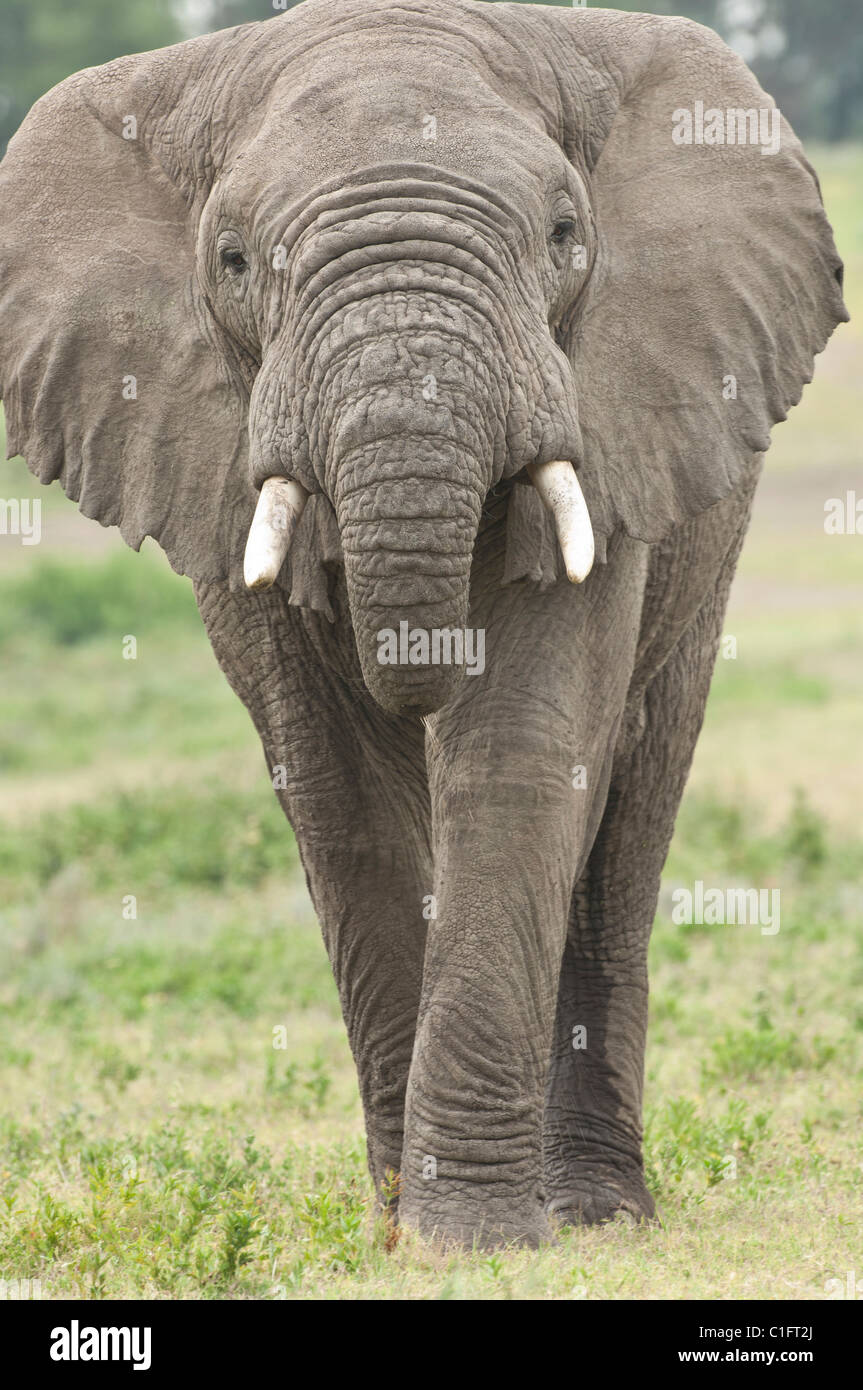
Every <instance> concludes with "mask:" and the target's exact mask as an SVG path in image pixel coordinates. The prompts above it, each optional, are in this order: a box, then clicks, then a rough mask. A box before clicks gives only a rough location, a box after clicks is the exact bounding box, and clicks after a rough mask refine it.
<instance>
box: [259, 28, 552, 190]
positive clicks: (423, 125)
mask: <svg viewBox="0 0 863 1390" xmlns="http://www.w3.org/2000/svg"><path fill="white" fill-rule="evenodd" d="M561 163H562V160H561V156H560V151H559V147H558V146H557V145H556V143H555V142H554V141H553V140H552V139H551V138H549V137H548V136H547V134H546V132H545V130H544V128H543V124H542V121H541V119H540V118H539V116H538V115H535V114H533V113H531V112H529V111H526V110H523V109H518V108H517V107H516V106H514V105H513V104H512V102H511V101H509V100H506V99H504V97H503V96H502V95H500V94H499V93H498V92H497V91H496V90H495V88H494V87H493V86H491V85H489V83H488V81H487V80H486V79H485V78H484V77H483V76H482V75H481V74H480V73H478V72H477V71H476V69H475V68H474V67H473V66H472V65H471V63H470V62H469V61H467V60H465V59H464V58H462V59H460V60H456V59H455V58H454V57H453V55H452V54H448V53H438V52H436V51H435V49H434V45H433V43H432V44H431V46H430V47H429V46H427V47H426V49H425V51H422V50H421V49H420V47H419V46H418V45H417V44H415V43H407V44H406V42H405V40H404V39H403V38H399V37H398V36H397V35H396V36H394V37H390V38H388V39H386V40H385V41H383V40H382V41H381V43H380V44H379V46H378V47H377V48H376V49H375V51H374V52H373V53H368V52H366V51H365V50H364V49H362V50H360V51H359V52H356V51H354V52H353V53H352V52H351V51H350V50H349V48H348V47H346V46H344V45H343V46H340V47H338V48H335V49H334V48H333V46H332V45H331V44H329V45H327V46H326V47H325V48H323V49H321V50H320V51H314V52H313V53H312V54H308V53H307V54H306V55H305V57H304V60H303V62H302V63H298V64H297V65H296V66H295V65H293V64H292V65H291V66H290V67H289V68H288V69H286V71H285V72H284V73H283V74H282V75H281V76H280V78H279V80H278V83H277V84H276V88H275V90H274V92H273V95H272V98H271V100H270V101H269V103H268V104H267V109H266V112H265V114H264V115H263V117H262V120H261V124H260V127H259V129H258V130H257V132H256V133H255V135H254V138H253V139H252V140H251V141H250V142H249V144H248V145H247V147H246V150H245V152H244V154H243V156H242V158H240V159H239V160H236V161H235V165H234V175H235V177H236V181H241V182H242V183H246V182H248V183H249V184H250V186H254V183H255V181H256V180H260V179H261V178H265V179H266V178H272V177H273V174H274V171H276V170H277V169H278V168H279V167H280V166H281V167H283V168H284V171H285V174H286V176H287V177H288V179H289V180H290V183H291V185H292V187H293V188H294V189H295V190H296V191H301V190H302V189H303V188H313V187H315V186H316V185H318V184H321V183H324V182H327V181H329V180H332V179H335V178H338V177H341V178H343V179H344V181H345V182H348V181H350V180H351V178H352V176H353V175H354V174H355V172H356V171H357V170H358V169H363V168H382V167H386V166H388V165H392V166H403V165H407V164H410V165H414V166H416V165H423V166H425V167H427V168H432V169H439V170H440V171H441V172H442V173H456V174H460V175H462V176H465V177H468V178H471V179H476V180H478V181H480V182H485V183H491V182H493V183H494V186H495V188H496V189H497V191H498V193H499V194H500V195H502V196H504V197H506V196H507V195H509V196H511V197H512V198H514V199H515V198H519V199H521V198H524V197H525V196H529V195H530V194H535V189H536V186H537V184H541V183H542V182H545V181H547V179H548V178H549V176H550V175H551V174H552V171H553V170H554V169H555V168H556V166H557V165H560V164H561Z"/></svg>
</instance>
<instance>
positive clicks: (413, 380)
mask: <svg viewBox="0 0 863 1390" xmlns="http://www.w3.org/2000/svg"><path fill="white" fill-rule="evenodd" d="M720 101H721V103H722V107H723V109H725V108H731V109H732V110H729V114H732V111H733V110H737V111H738V112H739V113H740V115H742V116H744V117H745V116H746V112H747V111H751V110H755V111H759V110H769V109H770V108H771V107H772V103H771V101H770V99H769V98H768V97H767V96H766V95H765V94H764V93H763V92H762V91H761V90H760V88H759V87H758V85H757V83H756V82H755V80H754V78H753V77H752V75H751V74H750V73H749V71H748V70H747V69H746V67H745V66H744V64H743V63H742V62H740V61H739V60H738V59H737V58H736V57H735V56H734V55H733V54H732V53H731V52H730V51H729V50H728V49H727V48H726V47H725V46H724V45H723V44H722V43H721V42H720V41H719V40H718V39H717V38H716V37H715V36H714V35H712V34H711V33H710V32H709V31H707V30H705V29H702V28H700V27H699V26H697V25H691V24H688V23H682V22H681V21H663V20H657V19H654V18H652V17H649V16H643V15H642V16H638V15H635V16H633V15H625V14H617V13H615V12H612V11H596V12H594V11H580V10H577V11H574V12H567V11H564V10H554V9H552V8H550V7H538V8H533V7H528V6H521V5H508V4H503V5H494V6H491V5H488V4H482V3H475V0H446V3H443V0H441V3H438V2H437V0H399V3H395V2H394V0H339V3H338V4H335V3H334V0H306V3H305V4H303V5H301V6H300V7H298V8H296V9H294V10H292V11H291V12H290V13H288V14H286V15H284V16H279V17H277V18H274V19H272V20H268V21H266V22H263V23H259V24H251V25H246V26H243V27H242V28H240V29H234V30H228V31H225V32H222V33H217V34H212V35H209V36H207V37H204V38H200V39H196V40H193V41H190V42H188V43H184V44H181V45H179V46H176V47H173V48H168V49H164V50H161V51H159V52H156V53H149V54H142V55H139V56H135V57H129V58H122V59H119V60H118V61H116V62H113V63H110V64H108V65H107V66H105V67H101V68H97V69H92V70H89V71H86V72H83V73H79V74H77V75H76V76H74V77H72V78H70V79H69V80H68V81H66V82H64V83H62V84H61V85H60V86H59V87H57V88H55V89H54V90H53V91H52V92H50V93H48V95H47V96H45V97H43V98H42V100H41V101H40V102H38V103H37V104H36V106H35V107H34V108H33V110H32V112H31V113H30V115H29V116H28V118H27V120H26V121H25V123H24V125H23V126H22V128H21V130H20V132H19V133H18V135H17V136H16V137H15V139H14V140H13V141H12V143H11V145H10V148H9V152H8V154H7V156H6V159H5V160H4V162H3V165H2V168H0V330H2V331H0V389H2V395H3V398H4V401H5V405H6V411H7V417H8V426H9V440H10V445H11V448H12V450H13V451H17V452H21V453H23V454H24V455H25V456H26V458H27V461H28V464H29V465H30V467H31V468H32V469H33V471H34V472H35V473H37V475H38V476H39V477H40V478H41V479H42V481H44V482H49V481H51V480H52V479H55V478H59V479H60V481H61V483H62V486H63V487H64V489H65V490H66V492H67V493H68V494H69V495H70V496H71V497H73V498H74V499H76V500H77V501H78V502H79V503H80V506H81V509H82V510H83V511H84V513H85V514H86V515H87V516H90V517H94V518H96V519H98V520H99V521H100V522H102V523H103V524H105V525H117V526H119V527H120V530H121V532H122V534H123V536H124V538H125V539H126V540H127V541H128V542H129V544H130V545H132V546H133V547H134V548H136V549H137V548H139V547H140V545H141V542H142V540H143V539H144V537H146V536H148V535H149V536H153V537H155V538H156V540H158V542H159V543H160V544H161V545H162V546H163V548H164V550H165V552H166V553H167V555H168V558H169V560H170V562H171V564H172V566H173V567H174V568H175V569H176V570H177V571H179V572H181V573H184V574H187V575H189V576H190V577H191V578H192V579H194V580H195V581H198V582H204V583H207V582H223V583H229V584H230V585H231V587H232V588H238V587H240V586H242V585H243V584H244V583H247V584H248V585H249V586H250V587H251V588H253V589H254V588H256V587H259V586H264V585H267V584H270V583H273V582H277V583H279V584H280V585H281V586H282V587H283V588H285V589H286V590H287V591H289V592H290V593H291V595H292V601H293V602H294V603H298V604H300V605H302V606H305V607H308V608H311V609H313V610H317V611H321V612H324V613H326V614H327V616H332V612H331V608H330V601H331V600H330V593H329V590H328V583H327V569H326V567H327V566H328V565H330V564H332V562H334V561H340V562H342V563H343V564H344V571H345V577H346V591H347V597H348V602H349V607H350V617H351V621H352V624H353V629H354V632H355V635H356V642H357V648H358V652H359V657H360V662H361V666H362V671H363V676H364V679H365V681H366V684H367V685H368V687H369V689H370V691H371V692H372V694H373V695H374V696H375V698H376V699H377V700H378V701H379V702H380V703H381V704H382V705H384V706H385V707H386V708H388V709H392V710H398V711H411V712H415V713H426V712H429V711H432V710H435V709H437V708H438V707H439V706H440V705H441V704H442V703H444V702H445V701H446V700H447V699H448V698H449V696H450V695H451V693H452V691H453V688H454V683H455V681H457V680H458V679H459V678H460V675H461V672H460V671H459V670H458V669H457V668H453V667H447V666H437V667H424V668H420V667H414V666H404V667H391V666H382V665H380V664H379V662H378V660H377V650H376V634H377V633H378V632H379V631H380V629H382V628H389V627H397V626H398V622H399V621H400V620H403V619H407V620H408V622H409V623H410V624H411V625H416V626H419V627H421V628H423V629H433V628H439V629H446V628H450V629H452V628H458V627H462V626H464V625H465V624H466V623H467V621H468V612H469V609H468V605H469V581H470V574H471V564H472V556H473V551H474V542H475V539H476V536H477V533H478V529H479V528H480V525H481V522H482V518H483V510H484V505H485V501H486V498H487V496H488V494H489V492H490V491H491V490H493V489H496V488H497V487H498V485H504V487H505V488H506V489H507V490H509V502H508V507H509V515H508V521H507V548H506V556H505V563H504V568H503V570H502V573H501V581H502V582H504V583H511V582H515V581H519V580H526V581H528V582H534V583H546V582H549V581H551V580H554V579H555V578H556V576H557V573H558V557H559V552H558V549H557V545H556V544H555V539H554V537H555V532H554V530H553V529H551V528H552V518H553V521H554V523H555V525H556V532H557V537H558V541H559V543H560V548H561V551H562V554H563V561H564V567H565V568H566V570H567V572H568V574H569V576H570V578H572V579H574V580H578V581H580V580H582V579H584V578H585V576H586V575H587V573H588V571H589V569H590V564H591V560H592V556H593V546H594V541H595V545H596V553H597V558H598V560H600V561H602V560H603V559H604V556H605V546H606V541H607V538H608V537H609V536H610V535H611V534H612V533H613V532H614V530H615V529H616V528H617V527H623V528H624V529H625V530H626V531H627V532H628V533H629V535H631V536H633V537H635V538H637V539H640V540H643V541H646V542H655V541H658V540H661V539H662V538H663V537H664V536H666V535H667V534H668V532H669V531H670V530H671V529H672V528H673V527H674V526H675V525H676V524H677V523H679V522H681V521H682V520H684V519H686V518H688V517H691V516H693V515H695V514H696V513H698V512H701V511H703V510H705V509H706V508H709V507H710V506H712V505H713V504H714V503H715V502H717V501H718V500H719V499H721V498H722V497H724V496H726V495H727V494H728V493H729V492H730V491H731V490H732V489H733V488H734V487H735V483H736V481H737V479H738V477H739V476H740V472H741V469H742V467H743V465H744V463H745V461H746V460H747V459H748V458H749V457H750V456H751V454H752V453H753V452H758V451H761V450H764V449H766V448H767V446H768V442H769V430H770V427H771V425H772V424H773V423H774V422H775V421H777V420H781V419H783V418H784V416H785V413H786V411H787V409H788V407H789V406H790V405H791V404H792V403H794V402H795V401H796V400H797V399H799V396H800V393H801V389H802V385H803V383H804V382H805V381H808V380H809V379H810V377H811V371H812V359H813V354H814V353H815V352H817V351H820V350H821V348H823V346H824V344H825V343H826V341H827V338H828V336H829V334H830V332H831V331H832V329H833V327H834V325H835V323H836V322H837V321H839V320H841V319H842V318H843V317H845V315H844V309H843V307H842V303H841V294H840V283H841V274H840V263H839V261H838V258H837V256H836V252H835V249H834V246H833V242H832V237H831V234H830V230H829V227H828V225H827V223H826V220H825V218H824V214H823V210H822V207H821V202H820V196H819V192H818V187H817V182H816V180H815V178H814V175H813V173H812V170H811V169H810V167H809V165H808V164H807V163H806V161H805V159H804V158H803V156H802V154H801V151H800V148H799V145H798V143H797V141H796V140H795V138H794V136H793V134H792V132H791V131H790V129H789V128H788V127H787V125H785V124H784V123H783V124H782V126H781V142H780V147H779V148H778V149H777V150H775V151H774V152H772V153H767V152H765V149H764V146H763V145H759V144H756V143H749V142H746V143H739V142H735V143H734V144H732V143H730V142H729V141H723V143H722V145H721V146H720V145H719V144H718V142H717V141H716V140H713V141H707V140H706V139H703V140H702V141H701V142H700V143H699V142H698V140H697V139H696V140H694V141H693V142H691V143H688V144H684V143H676V141H675V139H674V137H673V130H674V120H673V118H674V116H675V114H676V113H678V112H680V111H684V112H685V111H690V110H693V109H694V108H695V107H696V104H697V103H702V104H707V105H711V104H713V103H716V102H720ZM744 125H745V121H744ZM741 129H742V127H741ZM729 382H732V383H733V390H730V389H728V383H729ZM577 479H578V480H580V484H579V481H578V480H577ZM531 482H533V483H534V484H535V485H536V486H535V488H534V487H532V486H531ZM525 484H526V485H525ZM543 503H545V506H543ZM286 556H287V559H286ZM244 557H245V578H244V569H243V565H244ZM588 582H589V581H588ZM249 601H250V602H253V601H254V600H253V599H251V598H250V600H249Z"/></svg>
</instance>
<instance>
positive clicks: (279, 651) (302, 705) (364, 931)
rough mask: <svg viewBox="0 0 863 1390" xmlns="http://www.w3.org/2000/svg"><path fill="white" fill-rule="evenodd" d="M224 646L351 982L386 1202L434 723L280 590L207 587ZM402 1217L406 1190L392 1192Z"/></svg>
mask: <svg viewBox="0 0 863 1390" xmlns="http://www.w3.org/2000/svg"><path fill="white" fill-rule="evenodd" d="M197 598H198V604H199V607H200V609H201V613H202V616H203V618H204V621H205V623H206V625H207V629H208V632H209V635H210V639H211V641H212V643H213V647H214V650H215V652H216V656H217V658H218V660H219V663H220V665H221V666H222V668H223V670H224V671H225V674H226V675H227V676H228V679H229V681H230V682H231V684H232V685H233V686H234V688H235V690H236V691H237V694H238V695H239V696H240V698H241V699H242V700H243V702H244V704H245V705H246V707H247V709H248V710H249V712H250V714H251V715H252V718H253V720H254V722H255V725H256V727H257V730H258V733H259V735H260V737H261V741H262V743H263V745H264V753H265V756H266V761H267V768H268V771H269V772H270V774H271V775H274V785H275V786H276V788H277V791H278V796H279V800H280V802H281V804H282V806H283V809H284V811H285V813H286V815H287V817H288V820H289V821H290V823H291V825H292V826H293V829H294V833H295V835H296V839H297V845H298V848H299V852H300V857H301V860H302V863H303V867H304V869H305V873H306V880H307V883H308V886H309V892H310V895H311V898H312V902H313V904H314V907H315V911H316V913H317V916H318V919H319V921H320V923H321V928H322V931H323V937H324V942H325V945H326V948H327V952H328V954H329V957H330V961H331V964H332V968H333V973H334V976H335V980H336V985H337V987H338V991H339V998H340V1001H341V1007H342V1012H343V1015H344V1019H345V1024H346V1027H347V1033H348V1038H349V1041H350V1045H351V1050H352V1052H353V1055H354V1059H355V1061H356V1066H357V1074H358V1080H359V1089H360V1094H361V1097H362V1102H363V1107H364V1111H365V1121H366V1133H367V1141H368V1159H369V1168H370V1170H371V1174H372V1178H373V1181H374V1183H375V1188H376V1190H377V1192H378V1196H379V1198H380V1197H381V1196H382V1190H381V1185H382V1184H384V1183H386V1184H387V1190H388V1193H389V1192H391V1190H392V1183H391V1181H390V1178H391V1175H392V1174H397V1173H398V1170H399V1166H400V1163H401V1152H402V1134H403V1126H404V1102H405V1087H406V1084H407V1076H408V1069H409V1066H410V1060H411V1052H412V1049H413V1042H414V1032H415V1028H416V1015H417V1008H418V1004H419V997H420V987H421V981H422V967H423V954H424V951H425V938H426V930H427V923H426V921H425V919H424V917H423V912H424V896H425V895H428V894H430V893H431V890H432V879H433V875H432V865H431V850H430V830H429V824H430V814H429V804H428V785H427V777H426V767H425V748H424V730H423V726H422V723H421V721H420V720H419V719H413V720H410V719H405V718H400V717H398V716H391V715H387V714H385V713H384V712H383V710H381V709H380V708H379V706H378V705H376V704H375V702H374V701H373V700H372V698H371V696H370V695H369V694H368V692H367V691H366V689H365V687H364V685H363V684H362V678H361V675H360V671H359V665H358V662H357V659H356V650H355V647H354V644H353V640H352V638H351V636H350V632H349V630H345V632H344V634H343V635H342V634H341V633H340V631H339V629H338V628H333V627H331V626H330V625H329V624H327V623H325V622H324V620H323V619H319V618H318V617H317V616H316V615H310V614H302V613H300V611H299V610H297V609H296V608H290V607H289V606H288V605H287V603H286V602H285V600H284V598H283V597H282V596H281V594H279V593H277V592H272V593H270V594H264V595H261V596H257V597H254V598H253V597H250V596H247V595H234V594H230V593H228V592H227V590H225V589H224V588H222V587H220V586H199V587H198V589H197ZM388 1205H389V1207H390V1210H391V1212H392V1213H393V1214H394V1213H395V1210H396V1205H397V1204H396V1199H395V1196H394V1195H391V1196H389V1199H388Z"/></svg>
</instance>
